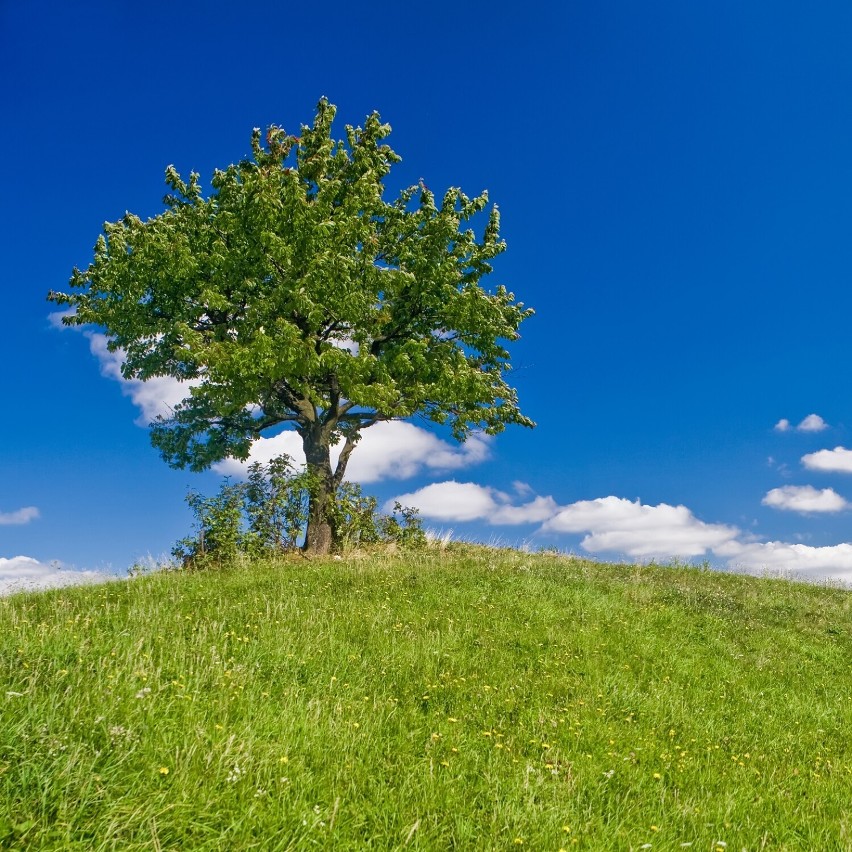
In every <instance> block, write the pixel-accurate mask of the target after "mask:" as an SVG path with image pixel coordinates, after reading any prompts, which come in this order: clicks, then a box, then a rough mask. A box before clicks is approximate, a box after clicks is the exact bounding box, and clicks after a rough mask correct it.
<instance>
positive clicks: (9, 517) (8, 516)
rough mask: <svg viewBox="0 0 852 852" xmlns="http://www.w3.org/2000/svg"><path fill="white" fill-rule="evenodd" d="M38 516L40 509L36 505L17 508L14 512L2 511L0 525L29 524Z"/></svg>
mask: <svg viewBox="0 0 852 852" xmlns="http://www.w3.org/2000/svg"><path fill="white" fill-rule="evenodd" d="M38 516H39V511H38V509H37V508H36V507H35V506H24V508H23V509H16V510H15V511H14V512H0V526H16V525H20V524H28V523H29V522H30V521H34V520H35V519H36V518H37V517H38Z"/></svg>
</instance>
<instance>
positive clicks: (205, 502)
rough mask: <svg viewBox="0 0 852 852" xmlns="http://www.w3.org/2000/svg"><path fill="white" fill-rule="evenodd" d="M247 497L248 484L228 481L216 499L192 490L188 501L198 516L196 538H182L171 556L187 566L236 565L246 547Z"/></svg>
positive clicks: (187, 498)
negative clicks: (231, 563)
mask: <svg viewBox="0 0 852 852" xmlns="http://www.w3.org/2000/svg"><path fill="white" fill-rule="evenodd" d="M245 494H246V487H245V485H242V484H232V483H230V482H228V481H227V480H226V481H225V483H224V484H223V485H222V487H221V488H220V489H219V493H218V494H216V495H215V496H213V497H205V496H203V495H202V494H199V493H198V492H196V491H190V493H189V494H188V495H187V497H186V502H187V504H188V505H189V508H190V509H191V510H192V512H193V514H194V515H195V519H196V523H195V529H196V535H195V536H194V537H190V538H184V539H181V540H180V541H179V542H178V543H177V544H176V545H175V547H174V549H173V550H172V555H173V556H175V557H176V558H177V559H180V560H181V561H182V562H183V563H184V565H197V566H201V565H206V564H209V563H211V562H213V563H218V564H222V563H229V562H233V561H234V560H235V559H236V558H237V554H238V553H240V552H241V551H243V550H244V549H245V546H246V538H245V534H244V533H243V529H242V519H243V504H244V500H245Z"/></svg>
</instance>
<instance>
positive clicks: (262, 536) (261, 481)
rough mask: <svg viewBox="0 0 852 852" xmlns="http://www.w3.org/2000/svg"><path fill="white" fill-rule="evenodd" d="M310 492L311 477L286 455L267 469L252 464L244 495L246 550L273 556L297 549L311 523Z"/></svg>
mask: <svg viewBox="0 0 852 852" xmlns="http://www.w3.org/2000/svg"><path fill="white" fill-rule="evenodd" d="M309 493H310V474H309V473H308V472H307V471H301V472H299V471H296V469H295V467H294V466H293V463H292V460H291V459H290V457H289V456H288V455H287V454H286V453H285V454H282V455H280V456H277V457H276V458H274V459H272V460H271V461H270V462H269V463H268V464H267V465H266V466H264V465H262V464H261V463H260V462H254V463H253V464H252V465H250V466H249V476H248V482H247V483H246V487H245V492H244V508H245V515H246V518H247V519H248V535H247V536H246V541H247V547H246V548H245V549H246V551H247V552H248V553H249V554H251V555H264V554H266V555H270V554H275V553H277V552H281V551H287V550H292V549H293V548H295V547H296V546H297V543H298V540H299V538H300V537H301V535H302V534H303V532H304V529H305V525H306V524H307V522H308V495H309Z"/></svg>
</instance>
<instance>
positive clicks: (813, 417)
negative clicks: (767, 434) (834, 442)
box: [775, 414, 828, 432]
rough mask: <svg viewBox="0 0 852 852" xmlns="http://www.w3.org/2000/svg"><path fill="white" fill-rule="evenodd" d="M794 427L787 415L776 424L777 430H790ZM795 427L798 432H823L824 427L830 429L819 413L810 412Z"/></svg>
mask: <svg viewBox="0 0 852 852" xmlns="http://www.w3.org/2000/svg"><path fill="white" fill-rule="evenodd" d="M793 428H794V427H793V425H792V424H791V423H790V421H789V420H787V418H786V417H784V418H782V419H781V420H779V421H778V422H777V423H776V424H775V431H776V432H789V431H790V430H791V429H793ZM795 429H796V431H797V432H822V431H823V429H828V423H826V422H825V420H823V419H822V417H820V416H819V414H809V415H808V416H807V417H805V418H804V420H802V422H801V423H799V425H798V426H796V427H795Z"/></svg>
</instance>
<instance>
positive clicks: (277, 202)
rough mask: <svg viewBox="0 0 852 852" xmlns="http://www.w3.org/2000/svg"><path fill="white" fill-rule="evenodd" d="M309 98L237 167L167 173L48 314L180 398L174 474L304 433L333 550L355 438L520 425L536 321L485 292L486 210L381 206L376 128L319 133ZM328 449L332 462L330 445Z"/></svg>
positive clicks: (407, 197)
mask: <svg viewBox="0 0 852 852" xmlns="http://www.w3.org/2000/svg"><path fill="white" fill-rule="evenodd" d="M334 115H335V107H334V106H333V105H332V104H329V103H328V101H327V100H326V99H325V98H323V99H322V100H320V102H319V104H318V105H317V110H316V116H315V118H314V121H313V124H312V126H310V127H308V126H304V125H303V126H302V128H301V134H300V135H299V136H294V135H290V134H288V133H286V132H285V131H284V130H283V129H281V128H279V127H277V126H274V125H273V126H271V127H270V128H269V129H268V131H267V132H266V135H265V144H264V141H263V140H262V138H261V132H260V130H258V129H255V130H254V132H253V134H252V140H251V146H252V152H253V157H252V159H247V160H242V161H240V162H239V163H237V164H236V165H230V166H228V168H226V169H224V170H218V169H217V170H216V171H215V172H214V174H213V178H212V192H211V193H210V195H209V196H208V197H206V198H205V197H204V196H203V195H202V189H201V186H200V184H199V175H198V174H197V173H195V172H193V173H191V174H190V176H189V180H188V181H185V180H183V179H182V178H181V176H180V175H179V174H178V172H177V171H176V170H175V168H174V167H173V166H169V167H168V168H167V169H166V183H167V184H168V186H169V188H170V190H171V192H170V194H168V195H167V196H166V197H165V199H164V204H165V210H164V212H162V213H161V214H160V215H158V216H155V217H154V218H151V219H148V220H147V221H142V220H141V219H140V218H139V217H137V216H134V215H133V214H131V213H127V214H126V215H125V216H124V217H123V218H122V219H120V220H119V221H117V222H112V223H106V224H105V225H104V233H103V234H101V235H100V236H99V237H98V241H97V244H96V245H95V248H94V259H93V260H92V262H91V263H90V265H89V266H88V268H87V269H85V270H80V269H77V268H75V269H74V271H73V274H72V277H71V280H70V288H71V292H69V293H59V292H51V293H50V294H49V295H48V299H50V300H51V301H53V302H55V303H57V304H59V305H67V306H69V307H70V308H71V309H72V310H71V311H70V312H69V314H68V315H67V316H66V317H65V319H64V322H65V323H66V324H68V325H83V324H87V323H93V324H96V325H98V326H101V327H102V328H104V329H105V331H106V335H107V337H108V340H109V347H110V349H111V350H112V351H116V350H118V349H120V350H121V351H122V352H123V353H124V363H123V367H122V374H123V375H124V377H125V378H135V379H141V380H143V381H144V380H146V379H150V378H152V377H154V376H171V377H174V378H176V379H179V380H186V381H188V382H189V384H190V389H189V393H188V396H187V397H186V398H185V399H184V401H183V402H182V403H180V404H179V405H178V406H176V408H175V409H174V411H173V413H172V415H171V416H170V417H160V418H158V419H157V420H156V421H155V422H154V423H153V424H151V425H152V433H151V440H152V443H153V444H154V446H155V447H157V448H158V449H159V450H160V452H161V454H162V456H163V458H164V459H165V460H166V461H167V462H168V463H169V464H170V465H172V466H173V467H187V466H188V467H189V468H190V469H192V470H203V469H205V468H206V467H208V466H209V465H211V464H212V463H214V462H216V461H219V460H221V459H223V458H225V457H228V456H233V457H236V458H240V459H245V458H246V457H247V456H248V454H249V450H250V447H251V444H252V442H253V441H254V440H255V439H256V438H258V437H259V436H260V435H261V434H263V433H264V432H266V431H267V430H270V429H273V428H274V427H280V426H281V424H293V427H294V428H295V430H296V431H297V432H298V434H299V435H300V436H301V439H302V443H303V447H304V452H305V458H306V460H307V471H308V474H309V478H310V481H311V482H312V483H313V485H312V490H311V495H310V507H309V521H308V528H307V532H306V540H305V549H306V550H307V551H308V552H312V553H325V552H328V550H329V549H330V548H331V547H332V546H333V545H334V544H335V541H336V532H335V529H334V513H333V512H332V511H331V501H332V500H333V495H334V493H335V490H336V488H337V487H338V486H339V485H340V484H341V482H342V481H343V477H344V474H345V471H346V465H347V462H348V461H349V457H350V455H351V453H352V451H353V450H354V449H355V446H356V444H357V443H358V439H359V437H360V436H361V434H362V432H363V430H364V429H366V428H368V427H369V426H372V425H373V424H375V423H378V422H380V421H383V420H391V419H397V418H406V417H411V416H413V415H415V414H420V415H422V416H425V417H426V418H428V419H430V420H432V421H434V422H436V423H445V424H447V425H448V426H449V427H450V428H451V429H452V433H453V435H454V437H455V438H456V439H458V440H464V439H465V437H466V436H467V435H468V434H469V433H470V432H471V431H472V430H484V431H485V432H486V433H489V434H495V433H497V432H500V431H502V430H503V428H504V427H505V426H506V425H507V424H510V423H515V424H521V425H524V426H533V425H534V424H533V423H532V421H530V420H529V419H528V418H527V417H525V416H524V415H523V414H521V412H520V410H519V408H518V401H517V394H516V392H515V390H514V389H513V388H511V387H510V386H509V385H508V384H507V383H506V380H505V377H504V374H505V373H506V372H507V371H508V370H509V369H510V364H509V354H508V352H507V350H506V349H505V346H504V342H505V341H512V340H515V339H517V337H518V326H519V325H520V323H521V322H522V321H523V319H524V318H526V317H528V316H529V315H530V314H531V313H532V311H531V310H530V309H527V308H525V307H524V306H523V304H522V303H521V302H516V301H515V297H514V295H513V294H512V293H510V292H507V290H506V289H505V288H504V287H502V286H500V287H497V288H496V291H495V292H493V293H488V292H487V291H486V290H485V289H483V288H482V287H481V286H480V279H482V278H483V276H485V275H487V274H488V273H489V272H491V265H490V263H489V262H490V261H491V260H492V259H493V258H494V257H495V256H497V255H498V254H500V253H501V252H502V251H503V250H504V248H505V243H504V242H503V241H502V240H501V239H500V237H499V215H498V212H497V207H496V206H493V207H491V210H490V214H489V215H488V219H487V223H486V224H485V225H484V228H483V229H482V235H481V238H477V235H476V234H475V233H474V231H473V229H472V228H470V227H468V222H469V220H471V219H472V218H473V217H474V216H475V215H476V214H477V213H480V212H482V211H483V210H485V208H486V206H487V205H488V196H487V193H482V194H481V195H479V196H477V197H475V198H469V197H467V196H466V195H464V193H462V192H461V190H460V189H455V188H451V189H449V190H447V192H446V193H445V194H444V196H443V199H442V200H441V202H440V204H438V203H437V202H436V198H435V196H434V195H433V193H432V192H431V191H430V190H429V189H428V187H427V186H426V184H425V183H423V181H422V180H421V181H420V183H419V184H418V185H415V186H411V187H409V188H408V189H405V190H403V191H402V192H401V193H400V194H399V196H398V197H397V198H396V199H395V200H394V201H392V202H388V201H385V200H384V186H383V183H382V181H383V179H384V178H385V177H386V176H387V175H388V173H389V172H390V170H391V166H392V165H393V164H394V163H397V162H399V160H400V157H399V156H398V155H397V154H396V153H395V152H394V151H393V150H392V149H391V148H390V147H389V146H388V145H387V144H385V143H384V141H383V140H384V139H385V138H386V137H387V136H388V134H389V133H390V127H389V125H387V124H382V122H381V120H380V118H379V115H378V114H377V113H373V114H372V115H370V116H368V117H367V119H366V121H365V124H364V127H363V128H361V127H355V128H353V127H351V126H347V127H346V132H345V137H346V138H345V139H344V140H340V141H335V140H334V139H333V138H332V135H331V130H332V121H333V119H334ZM335 444H342V446H341V447H340V454H339V458H338V460H337V463H336V466H332V462H331V447H332V446H333V445H335Z"/></svg>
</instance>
